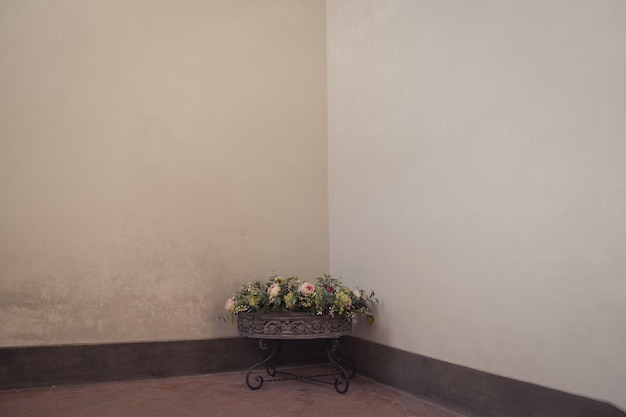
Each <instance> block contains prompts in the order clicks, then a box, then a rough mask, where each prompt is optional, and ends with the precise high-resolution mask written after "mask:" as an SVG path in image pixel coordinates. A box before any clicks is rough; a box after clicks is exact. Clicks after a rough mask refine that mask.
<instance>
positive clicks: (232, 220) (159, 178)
mask: <svg viewBox="0 0 626 417" xmlns="http://www.w3.org/2000/svg"><path fill="white" fill-rule="evenodd" d="M325 19H326V5H325V2H323V1H305V0H303V1H294V0H273V1H269V2H268V1H253V2H252V1H234V0H220V1H204V2H196V1H188V0H185V1H169V0H160V1H153V0H145V1H144V0H142V1H130V2H128V1H89V2H88V1H82V0H64V1H60V0H56V1H51V0H30V1H29V0H0V345H2V346H16V345H39V344H57V343H90V342H115V341H135V340H165V339H189V338H205V337H218V336H224V335H231V334H234V330H233V328H232V327H230V326H229V325H227V324H225V323H223V322H222V321H220V320H219V319H218V316H219V315H220V314H222V312H223V304H224V301H225V300H226V298H227V297H228V296H230V294H231V293H232V292H233V291H234V290H235V289H236V288H238V287H239V285H240V283H242V282H243V281H246V280H248V279H256V278H260V279H263V278H264V277H265V276H266V275H268V274H270V273H271V272H272V270H273V269H276V271H279V272H281V273H284V274H301V275H305V276H317V275H319V274H321V273H322V272H325V271H327V269H328V204H327V199H328V186H327V140H326V139H327V132H326V26H325V25H326V24H325Z"/></svg>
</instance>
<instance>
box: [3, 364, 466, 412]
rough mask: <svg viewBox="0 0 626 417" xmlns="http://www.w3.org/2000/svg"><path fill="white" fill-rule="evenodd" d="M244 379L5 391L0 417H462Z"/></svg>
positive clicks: (392, 398)
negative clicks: (252, 383)
mask: <svg viewBox="0 0 626 417" xmlns="http://www.w3.org/2000/svg"><path fill="white" fill-rule="evenodd" d="M302 370H303V368H298V369H297V370H295V371H297V372H298V373H300V372H301V371H302ZM295 371H294V372H295ZM311 371H313V372H315V371H316V369H315V368H306V369H304V372H311ZM244 378H245V374H244V373H225V374H209V375H195V376H184V377H172V378H163V379H149V380H140V381H125V382H106V383H98V384H84V385H71V386H57V387H51V388H43V389H28V390H15V391H0V416H2V417H43V416H45V417H105V416H106V417H131V416H132V417H141V416H151V417H159V416H167V417H197V416H198V417H199V416H210V417H220V416H229V417H248V416H261V417H281V416H290V417H294V416H296V417H307V416H316V417H319V416H324V417H332V416H359V417H368V416H376V417H460V414H457V413H454V412H451V411H448V410H445V409H443V408H440V407H437V406H435V405H433V404H430V403H428V402H425V401H422V400H420V399H418V398H416V397H413V396H411V395H408V394H406V393H403V392H400V391H397V390H395V389H392V388H389V387H387V386H385V385H382V384H379V383H377V382H374V381H372V380H370V379H368V378H365V377H362V376H359V375H357V376H355V377H354V378H353V379H352V380H351V381H350V386H349V390H348V392H347V393H346V394H343V395H342V394H338V393H337V392H335V388H334V386H333V385H325V384H319V383H315V382H311V381H307V380H295V381H281V382H271V383H268V382H265V383H264V384H263V386H262V387H261V388H260V389H258V390H255V391H252V390H250V389H248V387H247V386H246V385H245V380H244Z"/></svg>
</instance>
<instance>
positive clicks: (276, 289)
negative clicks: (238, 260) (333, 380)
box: [224, 274, 378, 324]
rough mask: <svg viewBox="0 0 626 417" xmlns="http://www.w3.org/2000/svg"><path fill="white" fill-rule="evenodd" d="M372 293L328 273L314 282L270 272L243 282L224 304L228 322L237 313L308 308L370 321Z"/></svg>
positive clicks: (232, 320) (316, 312)
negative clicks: (268, 274) (260, 278)
mask: <svg viewBox="0 0 626 417" xmlns="http://www.w3.org/2000/svg"><path fill="white" fill-rule="evenodd" d="M374 296H375V294H374V291H372V292H370V294H367V293H366V292H365V291H363V290H361V289H358V288H357V289H356V290H354V291H353V290H351V289H350V288H348V287H346V286H345V285H343V283H342V282H341V280H339V279H337V278H333V277H332V276H330V275H328V274H324V275H323V276H322V277H319V278H317V279H316V282H315V283H311V282H308V281H301V280H300V279H299V278H298V277H296V276H292V277H289V278H283V277H281V276H280V275H270V276H269V279H268V281H267V282H261V281H256V282H251V283H249V284H246V285H244V286H243V288H242V289H241V290H240V291H238V292H236V293H235V294H234V295H233V296H232V297H231V298H229V299H228V300H227V301H226V304H225V305H224V307H225V308H226V311H227V312H228V314H229V317H230V321H231V323H232V322H234V319H235V316H236V315H237V314H239V313H247V312H262V313H268V312H308V313H311V315H313V316H315V315H317V316H322V315H329V316H331V317H332V316H335V315H341V316H345V317H347V318H352V319H353V320H354V319H356V317H357V316H356V315H363V316H365V317H366V318H367V322H368V323H370V324H371V323H373V322H374V315H373V314H372V311H371V306H372V305H373V304H374V302H378V299H376V298H374Z"/></svg>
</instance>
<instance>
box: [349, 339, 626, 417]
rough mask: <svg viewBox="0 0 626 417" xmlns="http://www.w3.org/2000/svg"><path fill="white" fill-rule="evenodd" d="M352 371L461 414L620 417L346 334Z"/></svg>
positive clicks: (582, 400)
mask: <svg viewBox="0 0 626 417" xmlns="http://www.w3.org/2000/svg"><path fill="white" fill-rule="evenodd" d="M344 350H345V352H346V354H347V355H348V356H350V357H351V358H352V359H353V360H354V361H355V363H356V367H357V372H358V373H360V374H363V375H365V376H368V377H370V378H372V379H374V380H377V381H379V382H382V383H384V384H386V385H390V386H393V387H396V388H399V389H401V390H403V391H406V392H409V393H411V394H413V395H415V396H417V397H420V398H424V399H426V400H428V401H431V402H433V403H436V404H440V405H442V406H444V407H446V408H448V409H451V410H455V411H458V412H459V413H462V414H465V415H467V416H476V417H624V416H626V413H625V412H624V411H623V410H621V409H619V408H618V407H616V406H614V405H612V404H610V403H607V402H603V401H598V400H594V399H590V398H586V397H582V396H578V395H573V394H569V393H565V392H562V391H558V390H554V389H550V388H546V387H542V386H538V385H535V384H530V383H527V382H522V381H517V380H515V379H511V378H505V377H501V376H497V375H493V374H489V373H486V372H482V371H478V370H475V369H471V368H466V367H463V366H459V365H454V364H451V363H448V362H444V361H440V360H436V359H432V358H428V357H425V356H421V355H417V354H414V353H410V352H406V351H402V350H399V349H395V348H391V347H388V346H384V345H380V344H377V343H373V342H370V341H366V340H363V339H358V338H354V337H350V338H348V339H347V341H346V343H345V345H344Z"/></svg>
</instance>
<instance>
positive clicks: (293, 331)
mask: <svg viewBox="0 0 626 417" xmlns="http://www.w3.org/2000/svg"><path fill="white" fill-rule="evenodd" d="M237 330H238V331H239V334H240V335H241V336H246V337H253V338H256V339H334V338H338V337H342V336H346V335H349V334H350V332H351V331H352V321H351V320H350V319H349V318H346V317H345V316H334V317H330V316H312V315H311V314H310V313H239V314H238V315H237Z"/></svg>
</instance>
